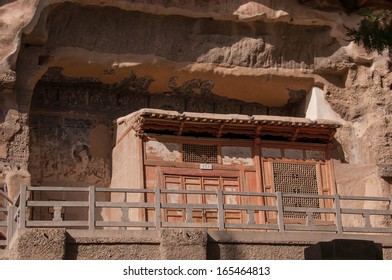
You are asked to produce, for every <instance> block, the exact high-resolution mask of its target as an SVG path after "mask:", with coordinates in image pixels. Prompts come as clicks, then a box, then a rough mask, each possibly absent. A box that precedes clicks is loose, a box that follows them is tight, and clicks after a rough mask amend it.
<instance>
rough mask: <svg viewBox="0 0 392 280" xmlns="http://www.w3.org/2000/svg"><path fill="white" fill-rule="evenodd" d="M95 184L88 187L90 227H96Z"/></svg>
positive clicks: (91, 228)
mask: <svg viewBox="0 0 392 280" xmlns="http://www.w3.org/2000/svg"><path fill="white" fill-rule="evenodd" d="M95 199H96V196H95V186H89V187H88V229H89V230H94V228H95Z"/></svg>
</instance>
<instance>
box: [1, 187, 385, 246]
mask: <svg viewBox="0 0 392 280" xmlns="http://www.w3.org/2000/svg"><path fill="white" fill-rule="evenodd" d="M28 192H31V193H34V192H43V193H46V194H48V193H59V194H61V195H62V197H63V198H65V197H67V198H68V197H72V195H73V197H72V198H73V199H67V200H65V199H62V200H49V199H46V200H44V199H42V196H41V199H39V200H38V199H33V198H34V197H40V196H35V195H29V196H27V193H28ZM75 194H76V195H75ZM179 196H183V197H193V198H195V197H198V198H199V199H200V198H201V197H204V201H203V202H200V203H199V202H197V201H196V202H195V201H194V200H191V202H190V203H180V202H179V201H178V200H177V201H176V199H175V197H177V198H178V197H179ZM207 197H208V199H207ZM78 198H79V199H78ZM290 198H303V199H316V200H318V201H319V202H320V205H321V206H320V207H316V206H312V207H305V206H301V205H298V206H292V205H291V206H289V205H287V203H286V205H285V199H290ZM196 200H197V199H196ZM207 200H208V201H207ZM260 201H261V203H260ZM239 202H241V203H239ZM321 202H323V203H321ZM367 202H373V204H374V203H376V204H377V206H375V207H373V208H370V207H367V208H364V205H365V204H366V203H367ZM342 205H345V207H342ZM355 206H356V207H355ZM78 209H79V210H78ZM72 211H73V213H74V214H75V213H76V212H77V213H79V216H77V215H74V214H70V215H69V216H68V214H69V213H72ZM0 213H5V215H6V216H7V222H6V223H5V221H0V227H1V226H4V227H7V228H8V229H7V238H9V237H10V236H11V237H12V235H13V233H14V231H15V228H16V222H18V227H19V228H24V227H28V228H29V227H65V228H83V229H88V230H95V229H105V228H138V229H161V228H166V227H171V228H183V227H192V228H202V227H204V228H210V229H219V230H226V229H239V230H264V231H278V232H285V231H304V232H306V231H320V232H336V233H383V234H391V233H392V227H388V224H390V222H391V219H392V218H391V217H392V207H391V198H390V197H361V196H340V195H338V194H335V195H305V194H287V193H281V192H276V193H243V192H231V191H223V190H216V191H211V190H209V191H205V190H163V189H162V190H161V189H158V188H157V189H126V188H124V189H120V188H116V189H110V188H100V187H95V186H90V187H77V188H72V187H54V186H53V187H43V186H40V187H25V186H24V187H22V188H21V192H20V197H19V200H18V204H17V205H16V206H9V207H8V208H7V209H5V208H4V207H3V208H0ZM113 213H114V214H113ZM170 213H171V214H170ZM173 213H174V214H173ZM297 214H298V215H297ZM170 215H172V216H170ZM290 215H291V216H290ZM292 216H294V217H297V218H296V220H295V222H293V218H292ZM349 216H356V221H357V222H356V223H352V222H350V221H352V219H351V220H350V217H349ZM298 217H301V218H298ZM346 217H347V218H346ZM358 217H361V219H362V221H359V222H358ZM380 217H381V219H384V220H383V221H381V222H380ZM377 219H378V220H377ZM0 245H1V243H0Z"/></svg>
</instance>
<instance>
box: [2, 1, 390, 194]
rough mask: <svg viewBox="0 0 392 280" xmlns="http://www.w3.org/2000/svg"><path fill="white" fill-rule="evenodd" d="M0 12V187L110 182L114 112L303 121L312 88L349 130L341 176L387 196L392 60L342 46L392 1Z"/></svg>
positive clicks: (73, 5) (119, 5)
mask: <svg viewBox="0 0 392 280" xmlns="http://www.w3.org/2000/svg"><path fill="white" fill-rule="evenodd" d="M2 3H3V4H0V5H1V6H0V26H1V30H2V32H1V40H0V139H1V141H0V183H2V182H3V181H4V182H6V181H7V182H14V181H15V182H16V181H17V182H19V181H20V180H11V179H9V178H10V176H16V175H15V174H19V175H17V176H21V177H23V178H24V179H23V180H24V182H25V183H26V182H29V180H30V177H29V176H31V182H32V183H34V184H48V183H54V184H60V185H64V184H65V185H86V184H94V185H102V186H107V185H108V184H109V182H110V178H111V174H110V173H111V160H112V159H111V149H112V147H113V142H112V134H113V131H112V121H113V120H114V119H115V118H117V117H119V116H122V115H126V114H128V113H130V112H132V111H135V110H137V109H140V108H143V107H151V108H159V109H166V110H178V111H193V112H211V113H238V114H248V115H253V114H270V115H282V116H299V117H304V116H305V114H306V100H307V95H309V93H310V92H311V91H312V88H315V87H317V88H320V89H322V91H323V93H324V96H325V99H326V100H327V101H328V102H329V104H330V106H331V108H332V109H333V110H334V111H335V112H336V113H337V115H339V118H340V121H341V123H342V124H343V127H342V128H341V129H340V130H339V131H338V133H337V137H336V151H335V155H334V157H335V159H336V161H337V162H336V166H337V168H340V167H342V168H343V169H344V170H348V172H351V171H352V172H353V173H355V172H356V171H355V170H356V169H355V168H356V166H362V167H363V165H371V166H374V167H375V168H374V170H379V172H377V171H375V172H374V173H372V175H369V176H373V177H372V179H371V180H370V181H371V182H373V184H375V185H376V186H374V187H371V188H375V189H377V191H372V193H379V194H383V195H390V191H391V190H390V187H391V186H390V182H391V179H390V178H391V177H390V176H389V175H388V174H390V173H391V172H388V170H390V169H391V167H390V166H391V165H392V149H391V145H392V126H391V122H392V95H391V91H392V74H391V71H390V70H391V62H390V61H389V60H388V54H387V53H384V54H382V55H378V54H375V53H371V54H368V53H366V52H365V51H364V50H363V49H362V48H361V47H358V46H356V45H354V44H352V43H350V44H349V43H348V42H347V41H345V28H344V25H346V26H349V27H353V26H355V25H356V24H357V23H358V22H359V20H360V17H359V16H358V15H357V14H356V13H355V12H354V11H357V10H360V9H365V8H375V9H377V8H385V7H387V8H388V7H391V5H392V4H391V1H382V0H373V1H365V0H361V1H359V0H358V1H347V0H341V1H318V0H307V1H304V0H301V1H292V0H286V1H269V0H258V1H246V0H236V1H220V0H211V1H199V0H194V1H182V0H169V1H151V0H149V1H136V0H121V1H111V0H101V1H96V0H87V1H80V0H73V1H62V0H46V1H38V0H35V1H22V0H16V1H3V2H2ZM346 165H348V167H347V166H346ZM343 166H344V167H343ZM377 166H378V169H377V168H376V167H377ZM347 168H348V169H347ZM350 170H351V171H350ZM358 170H360V169H358ZM26 173H27V174H26ZM7 176H8V177H9V178H8V179H7ZM358 176H359V175H358ZM337 182H338V188H341V190H342V192H343V193H344V192H345V188H344V186H343V185H341V182H344V180H339V179H338V180H337ZM15 184H17V183H15ZM18 184H19V183H18ZM365 185H366V184H364V187H363V188H364V189H366V190H367V188H368V187H366V186H365ZM15 187H18V186H15ZM11 188H12V186H11ZM346 190H347V189H346ZM347 192H350V191H349V190H347ZM365 192H367V193H369V192H368V191H365Z"/></svg>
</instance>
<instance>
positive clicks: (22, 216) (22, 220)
mask: <svg viewBox="0 0 392 280" xmlns="http://www.w3.org/2000/svg"><path fill="white" fill-rule="evenodd" d="M26 198H27V186H21V187H20V199H19V209H20V212H19V228H20V229H23V228H25V227H26V204H27V199H26Z"/></svg>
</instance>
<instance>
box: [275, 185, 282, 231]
mask: <svg viewBox="0 0 392 280" xmlns="http://www.w3.org/2000/svg"><path fill="white" fill-rule="evenodd" d="M276 207H277V208H278V213H277V216H278V227H279V231H280V232H283V231H284V216H283V197H282V193H281V192H276Z"/></svg>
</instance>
